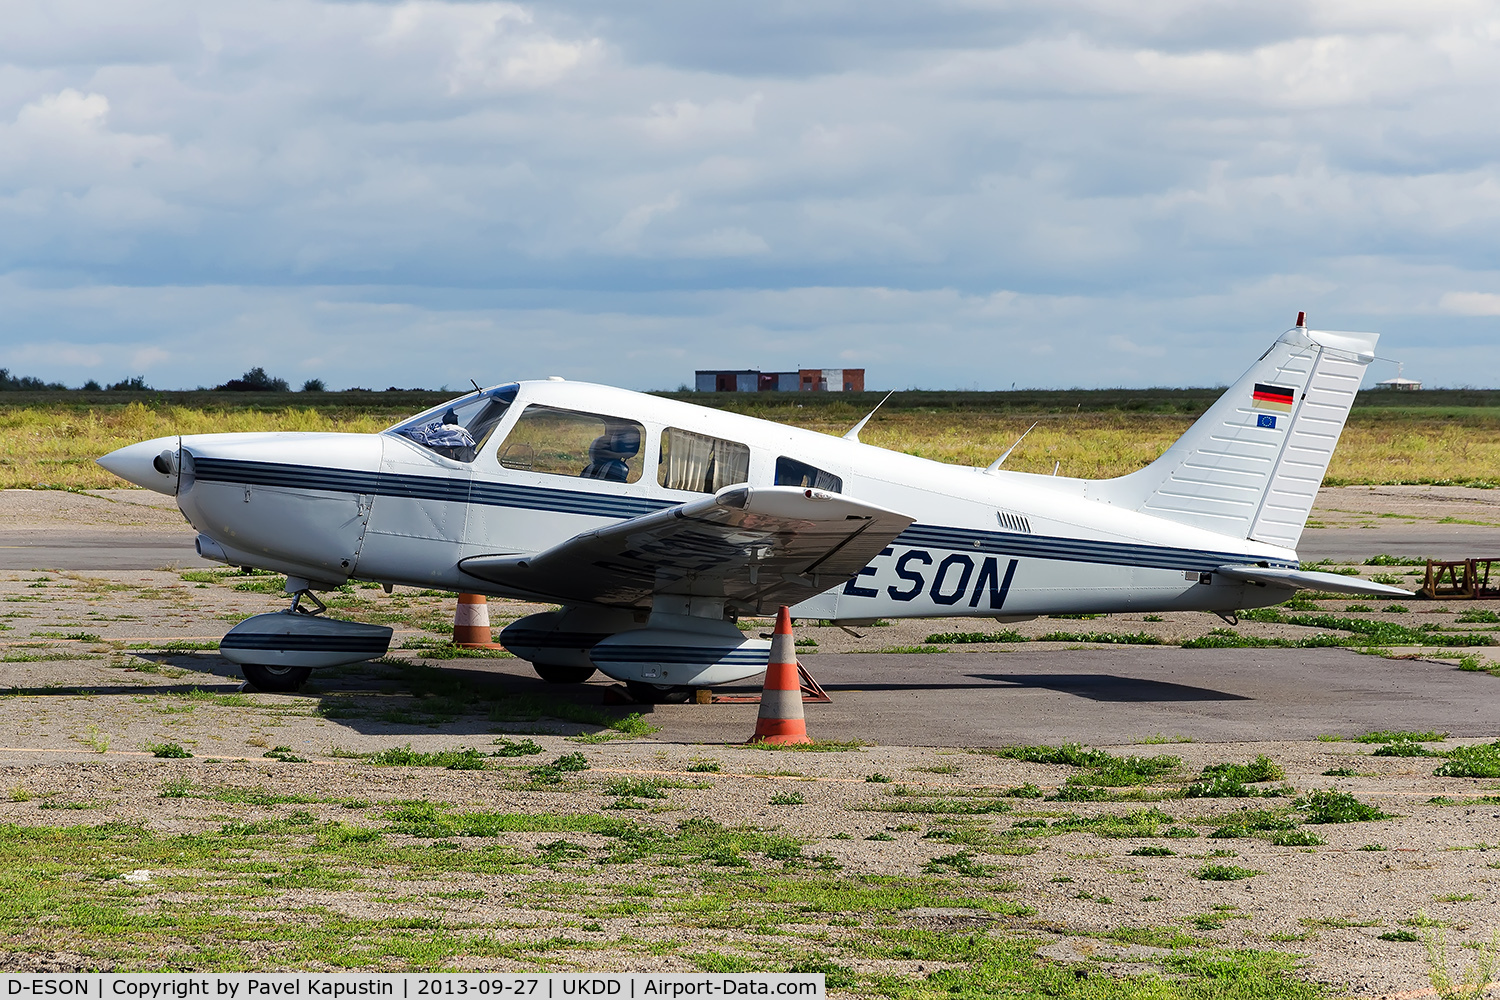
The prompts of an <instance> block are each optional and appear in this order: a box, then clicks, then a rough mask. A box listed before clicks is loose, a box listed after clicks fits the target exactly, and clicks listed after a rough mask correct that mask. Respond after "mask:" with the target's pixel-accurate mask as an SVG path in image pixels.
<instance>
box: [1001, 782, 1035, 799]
mask: <svg viewBox="0 0 1500 1000" xmlns="http://www.w3.org/2000/svg"><path fill="white" fill-rule="evenodd" d="M1000 794H1001V795H1002V796H1003V797H1005V798H1007V799H1039V798H1041V797H1042V790H1041V788H1039V787H1038V786H1036V785H1033V784H1032V783H1031V782H1029V781H1028V782H1026V784H1024V785H1017V786H1016V787H1015V788H1007V789H1006V790H1005V791H1003V792H1001V793H1000Z"/></svg>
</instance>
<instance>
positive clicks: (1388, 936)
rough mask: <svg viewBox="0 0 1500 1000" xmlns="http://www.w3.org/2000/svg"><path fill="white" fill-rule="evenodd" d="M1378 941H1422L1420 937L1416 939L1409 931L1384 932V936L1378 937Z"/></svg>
mask: <svg viewBox="0 0 1500 1000" xmlns="http://www.w3.org/2000/svg"><path fill="white" fill-rule="evenodd" d="M1380 940H1382V941H1420V940H1422V939H1421V938H1420V937H1418V936H1417V935H1416V934H1413V933H1412V932H1411V931H1407V930H1400V931H1386V932H1385V933H1384V934H1382V935H1380Z"/></svg>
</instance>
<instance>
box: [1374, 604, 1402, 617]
mask: <svg viewBox="0 0 1500 1000" xmlns="http://www.w3.org/2000/svg"><path fill="white" fill-rule="evenodd" d="M1380 610H1381V611H1384V612H1385V613H1386V614H1388V615H1404V614H1406V613H1407V609H1406V605H1404V604H1387V605H1386V606H1385V607H1383V608H1381V609H1380Z"/></svg>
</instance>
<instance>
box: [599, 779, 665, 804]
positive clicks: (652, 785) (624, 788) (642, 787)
mask: <svg viewBox="0 0 1500 1000" xmlns="http://www.w3.org/2000/svg"><path fill="white" fill-rule="evenodd" d="M604 791H605V792H606V793H607V794H609V795H618V796H621V797H623V798H632V797H634V798H641V799H664V798H666V797H667V793H666V792H664V791H662V788H661V785H659V784H658V783H656V782H654V781H651V780H649V779H646V778H620V779H618V780H616V781H611V782H610V783H609V784H607V785H605V786H604Z"/></svg>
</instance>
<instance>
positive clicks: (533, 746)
mask: <svg viewBox="0 0 1500 1000" xmlns="http://www.w3.org/2000/svg"><path fill="white" fill-rule="evenodd" d="M490 745H491V746H493V747H495V749H494V750H491V751H490V756H491V757H530V756H532V755H534V754H539V753H541V752H542V748H541V746H540V745H539V744H538V743H536V742H535V741H533V740H512V739H507V738H506V737H504V736H501V737H500V738H498V739H494V740H491V741H490Z"/></svg>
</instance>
